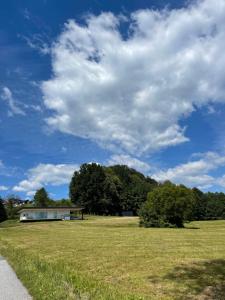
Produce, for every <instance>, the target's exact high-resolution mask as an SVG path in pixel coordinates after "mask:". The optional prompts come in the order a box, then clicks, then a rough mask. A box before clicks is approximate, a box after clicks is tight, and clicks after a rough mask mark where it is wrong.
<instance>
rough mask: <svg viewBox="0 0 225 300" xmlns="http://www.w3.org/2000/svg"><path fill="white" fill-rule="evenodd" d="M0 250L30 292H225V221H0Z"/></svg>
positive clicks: (102, 295) (111, 295)
mask: <svg viewBox="0 0 225 300" xmlns="http://www.w3.org/2000/svg"><path fill="white" fill-rule="evenodd" d="M0 253H1V254H2V255H3V256H5V257H6V258H7V259H8V261H9V262H10V263H11V265H12V266H13V268H14V269H15V270H16V272H17V274H18V276H19V278H21V280H22V281H23V282H24V284H25V286H26V287H27V288H28V289H29V291H30V293H31V294H32V295H33V297H34V299H40V300H44V299H46V300H47V299H48V300H50V299H54V300H57V299H60V300H61V299H85V300H87V299H96V300H99V299H107V300H108V299H109V300H110V299H116V300H119V299H163V300H164V299H165V300H166V299H201V300H203V299H204V300H205V299H207V300H208V299H224V294H225V221H206V222H193V223H190V224H188V225H186V228H184V229H152V228H151V229H146V228H139V227H138V218H126V217H124V218H118V217H96V218H94V217H92V218H89V219H88V220H84V221H62V222H39V223H23V224H20V223H16V222H5V223H2V224H0Z"/></svg>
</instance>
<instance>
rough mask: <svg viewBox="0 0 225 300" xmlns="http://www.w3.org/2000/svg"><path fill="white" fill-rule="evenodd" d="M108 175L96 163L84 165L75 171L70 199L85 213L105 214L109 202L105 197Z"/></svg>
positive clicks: (71, 183) (70, 188)
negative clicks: (82, 208)
mask: <svg viewBox="0 0 225 300" xmlns="http://www.w3.org/2000/svg"><path fill="white" fill-rule="evenodd" d="M105 180H106V175H105V172H104V169H103V167H102V166H100V165H99V164H96V163H91V164H83V165H81V167H80V170H79V171H75V173H74V175H73V177H72V180H71V182H70V187H69V190H70V199H71V201H72V202H73V203H74V204H76V205H79V206H82V207H84V210H85V212H87V213H94V214H104V213H105V212H106V211H107V207H108V201H107V199H106V198H105V197H104V186H105Z"/></svg>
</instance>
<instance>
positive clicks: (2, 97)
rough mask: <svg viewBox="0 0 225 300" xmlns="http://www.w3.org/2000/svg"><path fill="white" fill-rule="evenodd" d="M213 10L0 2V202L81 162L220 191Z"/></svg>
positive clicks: (219, 54)
mask: <svg viewBox="0 0 225 300" xmlns="http://www.w3.org/2000/svg"><path fill="white" fill-rule="evenodd" d="M224 20H225V1H224V0H219V1H217V4H216V5H215V3H214V2H213V1H212V0H204V1H189V2H187V1H175V0H174V1H163V0H162V1H140V0H138V1H136V0H132V1H130V0H127V1H106V0H105V1H100V0H93V1H87V0H86V1H73V0H71V1H70V0H68V1H53V0H40V1H31V0H29V1H25V0H24V1H18V0H17V1H16V0H15V1H13V0H9V1H7V2H6V1H4V3H3V2H2V3H1V4H0V54H1V55H0V66H1V72H0V142H1V144H0V195H2V196H6V195H8V194H12V193H13V194H17V195H19V196H20V197H21V198H27V197H31V198H32V195H33V193H34V192H35V190H36V189H38V188H40V187H41V186H45V187H46V188H47V190H48V191H49V193H50V195H51V196H52V197H53V198H55V199H59V198H61V197H67V195H68V182H69V180H70V178H71V174H72V173H73V171H74V170H76V169H78V168H79V165H80V164H82V163H84V162H98V163H102V164H105V165H110V164H116V163H120V164H128V165H129V166H131V167H134V168H136V169H138V170H140V171H141V172H144V173H145V174H146V175H150V176H152V177H154V178H156V179H157V180H162V181H163V180H166V179H170V180H172V181H174V182H177V183H181V182H182V183H184V184H186V185H188V186H190V187H192V186H197V187H199V188H201V189H202V190H205V191H207V190H212V191H216V190H218V191H224V189H225V151H224V143H225V140H224V134H223V133H224V129H225V121H224V115H225V106H224V103H225V96H224V95H225V76H224V71H223V70H224V67H225V56H224V54H223V49H224V46H225V45H224V40H225V39H224V37H225V29H224V28H225V24H224V23H225V21H224Z"/></svg>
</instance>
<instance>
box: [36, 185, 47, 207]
mask: <svg viewBox="0 0 225 300" xmlns="http://www.w3.org/2000/svg"><path fill="white" fill-rule="evenodd" d="M50 205H51V199H50V198H49V196H48V193H47V192H46V190H45V188H40V189H39V190H37V191H36V193H35V195H34V206H36V207H48V206H50Z"/></svg>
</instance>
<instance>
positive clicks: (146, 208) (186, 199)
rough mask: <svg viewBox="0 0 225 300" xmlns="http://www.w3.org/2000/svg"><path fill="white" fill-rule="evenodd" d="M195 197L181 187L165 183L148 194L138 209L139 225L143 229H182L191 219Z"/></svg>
mask: <svg viewBox="0 0 225 300" xmlns="http://www.w3.org/2000/svg"><path fill="white" fill-rule="evenodd" d="M194 203H195V197H194V194H193V192H192V190H190V189H188V188H186V187H185V186H183V185H179V186H176V185H174V184H172V183H169V182H168V183H166V184H164V185H161V186H160V187H158V188H156V189H154V190H153V191H152V192H150V193H148V197H147V201H146V202H145V203H144V204H143V206H142V208H141V209H140V212H139V215H140V225H141V226H145V227H183V226H184V222H185V221H189V220H191V219H192V212H193V207H194Z"/></svg>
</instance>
